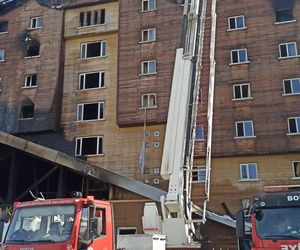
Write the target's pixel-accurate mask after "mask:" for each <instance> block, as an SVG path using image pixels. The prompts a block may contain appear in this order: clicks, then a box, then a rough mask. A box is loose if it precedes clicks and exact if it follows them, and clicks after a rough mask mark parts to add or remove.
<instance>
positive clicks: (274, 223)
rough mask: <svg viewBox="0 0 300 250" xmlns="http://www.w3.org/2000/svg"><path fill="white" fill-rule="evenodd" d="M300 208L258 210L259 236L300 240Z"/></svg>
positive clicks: (256, 221)
mask: <svg viewBox="0 0 300 250" xmlns="http://www.w3.org/2000/svg"><path fill="white" fill-rule="evenodd" d="M299 214H300V207H293V208H273V209H272V208H269V209H262V210H257V211H256V215H255V223H256V230H257V235H258V236H259V237H260V238H264V239H267V238H270V239H300V216H299Z"/></svg>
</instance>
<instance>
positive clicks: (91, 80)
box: [85, 73, 99, 89]
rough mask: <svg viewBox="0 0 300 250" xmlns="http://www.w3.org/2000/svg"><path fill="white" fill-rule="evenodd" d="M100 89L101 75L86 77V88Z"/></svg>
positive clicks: (91, 74)
mask: <svg viewBox="0 0 300 250" xmlns="http://www.w3.org/2000/svg"><path fill="white" fill-rule="evenodd" d="M98 87H99V73H90V74H86V75H85V88H86V89H89V88H98Z"/></svg>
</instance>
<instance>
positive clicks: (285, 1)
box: [273, 0, 294, 23]
mask: <svg viewBox="0 0 300 250" xmlns="http://www.w3.org/2000/svg"><path fill="white" fill-rule="evenodd" d="M273 5H274V10H275V15H276V22H278V23H280V22H288V21H292V20H294V16H293V7H294V0H273Z"/></svg>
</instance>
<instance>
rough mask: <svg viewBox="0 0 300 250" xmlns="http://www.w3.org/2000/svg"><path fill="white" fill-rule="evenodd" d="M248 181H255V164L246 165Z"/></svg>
mask: <svg viewBox="0 0 300 250" xmlns="http://www.w3.org/2000/svg"><path fill="white" fill-rule="evenodd" d="M248 169H249V179H257V172H256V164H248Z"/></svg>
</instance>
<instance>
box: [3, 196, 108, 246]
mask: <svg viewBox="0 0 300 250" xmlns="http://www.w3.org/2000/svg"><path fill="white" fill-rule="evenodd" d="M112 223H113V221H112V208H111V205H110V203H109V202H106V201H99V200H95V199H94V197H92V196H88V197H87V198H67V199H55V200H39V201H29V202H16V203H15V204H14V213H13V216H12V219H11V223H10V226H9V228H8V231H7V233H6V236H5V238H4V241H3V244H2V249H3V250H17V249H18V250H19V249H20V248H22V249H35V250H46V249H48V250H49V249H51V250H62V249H64V250H65V249H67V250H75V249H76V250H77V249H78V250H86V249H88V248H89V249H107V250H112V249H113V224H112Z"/></svg>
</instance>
